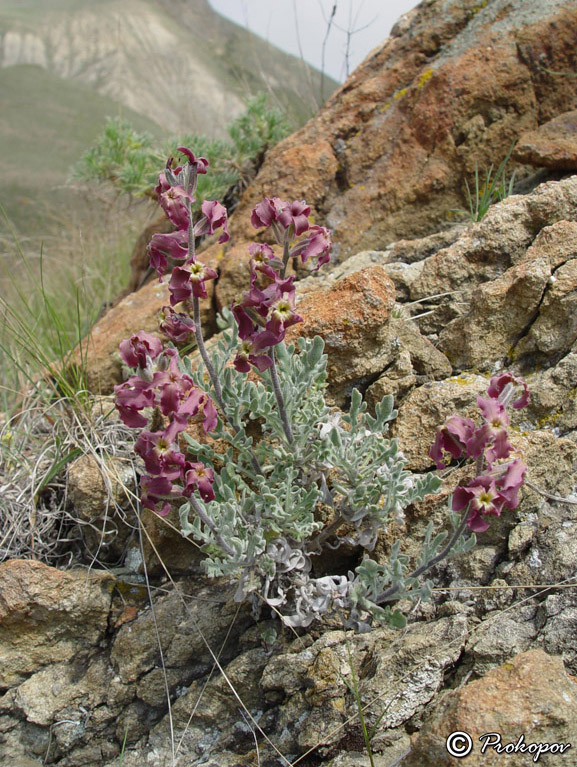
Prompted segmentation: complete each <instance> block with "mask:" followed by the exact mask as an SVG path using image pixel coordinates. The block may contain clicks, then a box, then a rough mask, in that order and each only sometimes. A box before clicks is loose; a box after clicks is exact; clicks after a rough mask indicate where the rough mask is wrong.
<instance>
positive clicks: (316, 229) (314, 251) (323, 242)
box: [290, 225, 333, 272]
mask: <svg viewBox="0 0 577 767" xmlns="http://www.w3.org/2000/svg"><path fill="white" fill-rule="evenodd" d="M332 247H333V243H332V239H331V232H330V229H327V228H326V227H325V226H316V225H315V226H311V228H310V230H309V234H308V235H307V237H305V238H304V239H303V240H301V241H300V242H297V243H296V245H294V246H293V247H292V248H291V252H290V254H291V256H300V257H301V261H302V263H303V264H304V263H306V261H308V260H309V258H316V259H317V263H316V266H315V268H314V269H313V270H312V271H313V272H316V271H318V270H319V269H320V268H321V266H322V265H323V264H326V263H328V262H329V261H330V260H331V250H332Z"/></svg>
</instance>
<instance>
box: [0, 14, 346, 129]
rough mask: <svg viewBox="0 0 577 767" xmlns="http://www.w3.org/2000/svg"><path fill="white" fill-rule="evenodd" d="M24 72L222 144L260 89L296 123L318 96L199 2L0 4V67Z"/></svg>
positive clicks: (287, 64) (299, 74) (308, 78)
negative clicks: (78, 87) (38, 71)
mask: <svg viewBox="0 0 577 767" xmlns="http://www.w3.org/2000/svg"><path fill="white" fill-rule="evenodd" d="M22 64H35V65H37V66H39V67H42V68H43V69H45V70H47V71H48V72H51V73H53V74H55V75H58V76H59V77H62V78H63V79H67V80H74V81H75V82H78V83H82V84H84V85H88V86H90V87H91V88H93V89H94V90H95V91H96V92H98V93H99V94H100V95H102V96H107V97H108V98H110V99H112V100H114V101H117V102H118V103H119V104H123V105H124V106H126V107H129V108H130V109H132V110H134V111H135V112H138V113H140V114H142V115H144V116H146V117H148V118H149V119H150V120H154V121H155V122H157V123H158V124H159V125H161V126H162V127H164V128H167V129H169V130H170V131H172V132H195V131H196V132H202V133H209V134H214V135H224V133H225V127H226V125H227V124H228V123H229V122H230V120H231V119H232V118H233V117H236V116H237V115H238V114H239V113H240V112H241V111H242V109H243V101H244V100H245V99H246V97H247V96H249V95H252V94H254V93H255V92H257V91H263V90H264V91H269V92H270V93H271V95H273V96H274V97H275V98H276V99H278V100H279V101H280V102H281V103H282V104H284V105H285V106H286V107H287V108H288V110H289V112H290V113H291V117H292V118H293V119H294V121H295V122H296V123H302V122H303V121H304V119H305V118H306V117H308V116H310V114H311V113H312V111H314V106H315V104H314V96H315V94H318V93H319V92H320V73H318V72H316V71H315V70H312V69H311V68H310V67H308V66H307V65H305V64H304V63H303V62H302V61H300V60H299V59H297V58H295V57H294V56H290V55H288V54H286V53H283V52H282V51H279V50H278V49H276V48H274V47H273V46H271V45H270V44H268V43H266V42H265V41H263V40H261V39H259V38H258V37H256V36H255V35H253V34H251V33H250V32H248V31H247V30H246V29H243V28H242V27H239V26H237V25H236V24H233V23H232V22H229V21H227V20H225V19H223V18H222V17H220V16H219V15H218V14H217V13H215V11H213V10H212V8H211V7H210V6H209V4H208V2H207V1H206V0H0V66H2V67H9V66H15V65H22ZM331 86H332V87H333V88H334V87H335V86H336V83H335V82H334V81H329V87H326V88H325V92H329V91H330V90H331Z"/></svg>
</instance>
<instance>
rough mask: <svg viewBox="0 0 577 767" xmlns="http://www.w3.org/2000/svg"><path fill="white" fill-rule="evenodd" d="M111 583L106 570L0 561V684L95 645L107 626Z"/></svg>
mask: <svg viewBox="0 0 577 767" xmlns="http://www.w3.org/2000/svg"><path fill="white" fill-rule="evenodd" d="M113 585H114V578H113V577H112V576H111V575H109V574H108V573H106V572H98V571H94V570H93V571H92V572H86V571H84V570H72V571H68V572H64V571H61V570H56V569H55V568H53V567H49V566H47V565H44V564H42V563H41V562H34V561H26V560H10V561H7V562H3V563H2V564H0V686H1V687H4V688H6V687H12V686H14V685H17V684H20V683H21V682H23V681H24V680H25V679H26V677H27V676H29V675H30V674H31V673H34V672H35V671H37V670H38V669H41V668H42V667H43V666H47V665H50V664H52V663H55V662H61V663H64V662H67V661H70V660H71V659H73V658H75V657H76V656H77V655H78V654H79V653H80V651H83V652H89V651H90V649H91V648H94V647H96V646H97V645H98V643H99V642H100V640H101V639H102V638H103V636H104V635H105V633H106V630H107V618H108V613H109V610H110V605H111V599H112V597H111V592H112V588H113Z"/></svg>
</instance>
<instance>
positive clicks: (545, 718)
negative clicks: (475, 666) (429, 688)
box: [403, 650, 577, 767]
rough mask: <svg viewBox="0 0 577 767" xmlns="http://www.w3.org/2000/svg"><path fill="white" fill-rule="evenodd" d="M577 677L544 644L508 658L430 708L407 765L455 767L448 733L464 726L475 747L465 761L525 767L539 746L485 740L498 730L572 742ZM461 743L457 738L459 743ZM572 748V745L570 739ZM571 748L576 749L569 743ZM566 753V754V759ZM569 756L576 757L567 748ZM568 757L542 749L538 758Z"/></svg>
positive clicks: (505, 736) (504, 737)
mask: <svg viewBox="0 0 577 767" xmlns="http://www.w3.org/2000/svg"><path fill="white" fill-rule="evenodd" d="M576 722H577V682H576V680H575V679H574V678H572V677H570V676H569V675H568V674H567V673H566V672H565V669H564V667H563V663H562V661H561V659H560V658H556V657H551V656H549V655H547V654H546V653H544V652H543V651H541V650H529V651H528V652H524V653H522V654H520V655H517V656H515V657H513V658H511V660H508V661H507V662H506V663H504V664H503V665H502V666H500V667H499V668H497V669H494V670H492V671H490V672H488V673H487V674H485V676H484V677H483V678H482V679H476V680H474V681H472V682H469V683H468V684H466V685H465V686H464V687H461V688H460V689H458V690H454V691H451V692H448V693H447V695H446V696H444V697H443V699H442V700H441V702H440V703H439V704H438V705H437V706H436V707H435V708H434V709H433V710H432V711H430V712H429V715H428V717H427V720H426V722H425V724H424V726H423V728H422V730H421V731H420V732H418V733H416V734H415V735H414V736H413V738H412V743H411V751H410V753H409V754H408V756H407V757H406V758H405V760H404V761H403V764H404V765H406V766H407V767H452V766H453V765H454V763H455V757H454V756H451V755H450V754H449V753H448V752H447V748H446V744H447V738H448V737H449V736H450V735H451V733H454V732H466V733H468V734H469V736H470V737H471V738H472V741H473V749H472V752H471V753H470V755H469V756H467V765H470V767H477V766H478V767H481V765H483V766H485V765H494V767H497V765H499V764H503V760H506V763H507V764H508V765H511V767H527V765H529V764H532V763H533V762H534V756H535V755H536V754H535V751H534V750H533V751H532V752H531V751H528V752H525V753H523V752H521V751H517V753H514V752H513V747H511V752H510V753H509V752H508V753H506V754H505V753H498V752H497V751H496V750H494V748H492V747H487V748H486V750H485V753H482V746H483V744H484V743H486V741H487V739H485V740H483V741H482V742H481V743H480V742H479V738H481V737H482V736H484V735H486V734H487V733H498V734H499V736H500V741H501V743H502V744H503V745H505V744H509V743H512V744H516V743H518V742H519V738H520V735H521V734H523V735H524V743H525V744H530V743H549V744H552V743H563V744H567V743H571V744H575V738H576V736H577V728H576ZM455 745H456V746H459V743H455ZM572 748H573V745H572ZM571 750H572V749H571ZM566 758H567V757H565V759H566ZM568 758H569V761H571V760H572V759H573V756H572V755H571V752H570V751H569V757H568ZM559 760H561V761H564V758H563V757H562V756H560V755H559V754H556V755H547V754H543V755H542V756H541V757H540V759H539V764H547V765H553V764H556V763H557V762H558V761H559Z"/></svg>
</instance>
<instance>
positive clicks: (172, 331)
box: [159, 306, 196, 343]
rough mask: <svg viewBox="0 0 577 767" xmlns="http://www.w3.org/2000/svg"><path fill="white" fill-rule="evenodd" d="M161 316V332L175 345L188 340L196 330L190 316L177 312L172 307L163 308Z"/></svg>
mask: <svg viewBox="0 0 577 767" xmlns="http://www.w3.org/2000/svg"><path fill="white" fill-rule="evenodd" d="M159 314H160V330H161V331H162V332H163V333H164V334H165V335H167V336H168V337H169V338H170V339H171V340H172V341H174V342H175V343H179V342H180V341H184V340H186V338H187V337H188V336H190V334H191V333H194V332H195V330H196V328H195V326H194V322H193V321H192V318H191V317H189V315H188V314H184V312H175V311H174V309H173V308H172V307H171V306H163V307H162V309H161V310H160V313H159Z"/></svg>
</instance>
